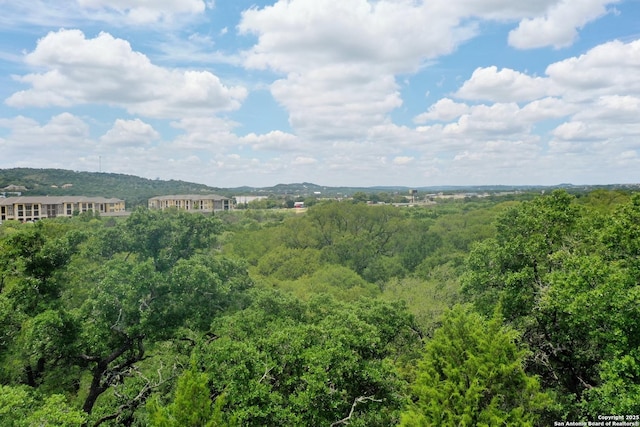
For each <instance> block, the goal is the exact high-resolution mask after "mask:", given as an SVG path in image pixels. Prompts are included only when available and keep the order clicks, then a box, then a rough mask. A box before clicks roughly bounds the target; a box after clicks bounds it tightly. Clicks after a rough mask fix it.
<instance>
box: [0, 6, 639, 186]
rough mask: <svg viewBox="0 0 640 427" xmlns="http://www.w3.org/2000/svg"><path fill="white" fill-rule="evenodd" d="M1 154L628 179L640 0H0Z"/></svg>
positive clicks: (70, 160) (382, 174) (225, 180)
mask: <svg viewBox="0 0 640 427" xmlns="http://www.w3.org/2000/svg"><path fill="white" fill-rule="evenodd" d="M0 11H2V13H1V14H0V99H1V100H2V102H1V103H0V168H11V167H37V168H48V167H55V168H63V169H72V170H81V171H102V172H115V173H126V174H133V175H138V176H142V177H146V178H161V179H181V180H187V181H193V182H198V183H204V184H208V185H212V186H219V187H233V186H240V185H251V186H268V185H274V184H278V183H293V182H302V181H307V182H313V183H316V184H320V185H330V186H338V185H353V186H373V185H407V186H428V185H446V184H451V185H467V184H542V185H553V184H559V183H573V184H611V183H635V182H640V20H639V18H638V17H640V0H619V1H615V0H614V1H611V0H530V1H517V0H368V1H367V0H279V1H274V0H271V1H263V0H250V1H249V0H226V1H223V0H216V1H214V0H153V1H151V0H67V1H64V2H63V1H59V0H30V1H15V0H0Z"/></svg>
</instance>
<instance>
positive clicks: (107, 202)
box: [0, 196, 125, 222]
mask: <svg viewBox="0 0 640 427" xmlns="http://www.w3.org/2000/svg"><path fill="white" fill-rule="evenodd" d="M89 211H91V212H98V213H100V214H101V215H105V216H108V215H117V214H118V213H123V212H124V211H125V207H124V200H120V199H113V198H112V199H106V198H104V197H84V196H29V197H22V196H21V197H7V198H0V221H5V220H12V219H13V220H17V221H22V222H24V221H35V220H38V219H42V218H55V217H58V216H65V217H70V216H73V214H74V213H75V212H89Z"/></svg>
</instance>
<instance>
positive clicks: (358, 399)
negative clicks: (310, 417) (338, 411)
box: [331, 396, 382, 427]
mask: <svg viewBox="0 0 640 427" xmlns="http://www.w3.org/2000/svg"><path fill="white" fill-rule="evenodd" d="M367 400H369V401H371V402H382V399H376V398H375V397H373V396H360V397H356V398H355V399H354V400H353V404H352V405H351V410H350V411H349V415H347V416H346V417H345V418H343V419H341V420H339V421H336V422H334V423H331V427H335V426H337V425H340V424H345V425H346V424H349V421H351V417H352V416H353V411H355V410H356V406H358V403H364V402H366V401H367Z"/></svg>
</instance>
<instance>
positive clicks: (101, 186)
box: [0, 168, 225, 209]
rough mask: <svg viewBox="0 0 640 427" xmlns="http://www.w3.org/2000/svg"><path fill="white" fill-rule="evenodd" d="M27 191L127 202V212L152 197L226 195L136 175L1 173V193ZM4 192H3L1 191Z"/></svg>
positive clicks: (58, 171) (27, 193)
mask: <svg viewBox="0 0 640 427" xmlns="http://www.w3.org/2000/svg"><path fill="white" fill-rule="evenodd" d="M9 185H16V186H23V187H26V188H27V190H26V191H22V194H23V195H25V196H47V195H48V196H63V195H65V196H79V195H83V196H102V197H117V198H119V199H123V200H125V202H126V204H127V209H129V208H131V207H134V206H137V205H146V204H147V200H148V199H149V198H150V197H154V196H160V195H167V194H192V193H195V194H198V193H205V194H206V193H216V194H221V195H225V194H223V193H224V191H222V190H221V189H220V188H215V187H209V186H207V185H203V184H194V183H192V182H185V181H175V180H170V181H163V180H153V179H146V178H140V177H137V176H133V175H124V174H116V173H101V172H74V171H70V170H65V169H31V168H15V169H0V189H2V188H5V187H7V186H9ZM0 191H2V190H0Z"/></svg>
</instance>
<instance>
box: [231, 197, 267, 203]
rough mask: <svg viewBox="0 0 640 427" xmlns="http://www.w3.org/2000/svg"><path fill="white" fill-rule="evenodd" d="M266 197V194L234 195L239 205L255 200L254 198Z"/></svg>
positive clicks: (262, 198) (261, 198)
mask: <svg viewBox="0 0 640 427" xmlns="http://www.w3.org/2000/svg"><path fill="white" fill-rule="evenodd" d="M268 198H269V197H268V196H235V199H236V203H237V204H239V205H240V204H246V203H251V202H255V201H256V200H264V199H268Z"/></svg>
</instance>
